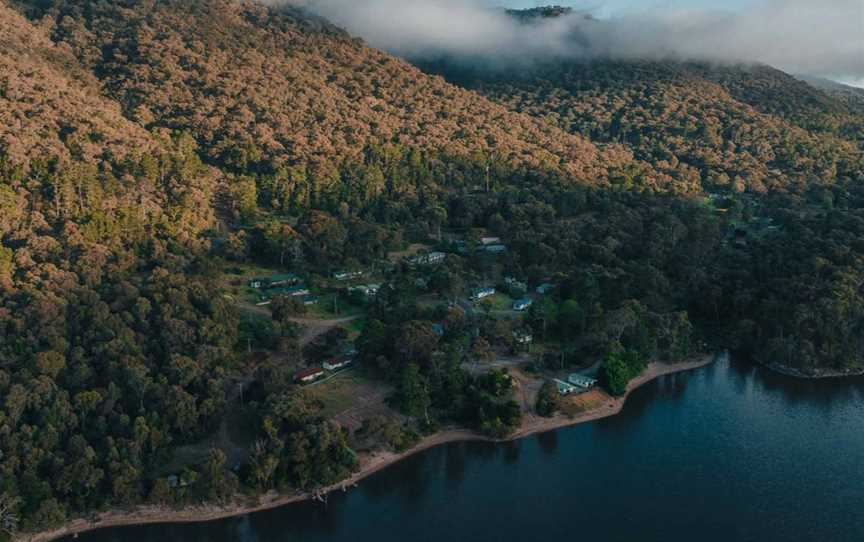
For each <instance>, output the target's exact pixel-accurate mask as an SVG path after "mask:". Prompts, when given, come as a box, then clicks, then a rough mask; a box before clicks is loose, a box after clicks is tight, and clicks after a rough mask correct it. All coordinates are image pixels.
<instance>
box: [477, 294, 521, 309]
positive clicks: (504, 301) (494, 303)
mask: <svg viewBox="0 0 864 542" xmlns="http://www.w3.org/2000/svg"><path fill="white" fill-rule="evenodd" d="M486 304H488V305H489V306H491V310H493V311H509V310H512V309H513V298H512V297H510V296H509V295H507V294H505V293H501V292H498V293H496V294H495V295H493V296H489V297H487V298H486V299H483V300H481V301H480V305H486Z"/></svg>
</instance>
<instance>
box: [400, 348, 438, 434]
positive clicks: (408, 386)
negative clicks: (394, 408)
mask: <svg viewBox="0 0 864 542" xmlns="http://www.w3.org/2000/svg"><path fill="white" fill-rule="evenodd" d="M399 404H400V406H401V408H402V411H403V412H405V414H408V415H409V416H414V417H420V416H423V418H424V419H425V421H426V423H427V424H428V423H429V421H430V420H429V406H430V405H431V401H430V398H429V383H428V382H427V380H426V377H424V376H423V375H422V374H421V373H420V366H419V365H417V364H416V363H413V362H412V363H408V364H407V365H406V366H405V368H404V369H403V370H402V378H401V380H400V383H399Z"/></svg>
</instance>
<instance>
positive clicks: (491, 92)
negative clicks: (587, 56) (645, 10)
mask: <svg viewBox="0 0 864 542" xmlns="http://www.w3.org/2000/svg"><path fill="white" fill-rule="evenodd" d="M424 68H425V69H427V70H430V71H433V72H436V73H441V74H443V75H445V76H446V77H448V78H449V79H450V80H452V81H453V82H454V83H458V84H461V85H463V86H465V87H466V88H471V89H474V90H477V91H479V92H480V93H482V94H484V95H486V96H488V97H490V98H491V99H493V100H495V101H497V102H499V103H501V104H503V105H506V106H507V107H508V108H509V109H511V110H513V111H519V112H525V113H529V114H531V115H532V116H536V117H538V118H543V119H545V120H546V121H547V122H548V123H550V124H552V125H555V126H558V127H560V128H561V129H563V130H565V131H567V132H570V133H577V134H581V135H583V136H585V137H587V138H589V139H591V140H593V141H595V142H598V143H612V142H615V143H620V144H622V145H625V146H627V147H629V148H630V149H632V150H633V152H634V154H635V155H636V157H637V158H638V159H640V160H643V161H646V162H648V163H650V164H652V166H654V167H655V168H657V169H658V170H660V171H662V172H664V173H666V174H668V175H670V176H671V177H672V178H673V179H675V182H676V183H678V184H679V185H683V186H684V187H686V186H689V187H698V186H702V187H704V188H706V189H711V190H724V189H732V190H735V191H744V190H751V191H754V192H766V191H772V192H776V193H786V192H793V193H803V192H806V190H807V189H808V186H810V185H811V184H816V185H825V184H827V185H830V184H834V183H835V182H837V181H838V180H842V179H850V178H854V177H855V176H857V174H858V173H859V172H861V171H862V169H864V168H862V164H864V162H862V157H861V153H860V151H859V149H858V141H857V138H858V137H859V136H860V133H859V128H858V126H860V123H861V122H862V117H861V116H860V115H857V114H856V113H855V112H854V111H852V110H850V109H849V108H848V107H846V106H845V105H844V104H843V103H841V102H839V101H837V100H835V99H834V98H832V97H830V96H828V95H826V94H825V93H823V92H820V91H818V90H817V89H815V88H813V87H811V86H809V85H807V84H805V83H802V82H800V81H797V80H795V79H793V78H791V77H789V76H787V75H785V74H783V73H782V72H778V71H777V70H772V69H770V68H765V67H744V66H739V67H717V66H708V65H703V64H687V63H684V64H682V63H675V62H636V61H633V62H612V61H594V62H588V63H557V62H556V63H549V64H548V65H545V66H540V67H537V68H536V69H535V70H533V71H531V70H529V71H525V72H522V73H520V74H510V73H507V72H494V71H493V72H488V71H481V70H473V69H471V68H465V67H464V66H460V65H452V64H448V63H438V64H430V65H427V66H424Z"/></svg>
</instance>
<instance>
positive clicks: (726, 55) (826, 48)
mask: <svg viewBox="0 0 864 542" xmlns="http://www.w3.org/2000/svg"><path fill="white" fill-rule="evenodd" d="M292 3H295V4H301V5H304V6H305V7H307V8H308V9H310V10H312V11H314V12H316V13H317V14H319V15H322V16H324V17H326V18H328V19H329V20H331V21H332V22H334V23H335V24H337V25H339V26H341V27H344V28H345V29H347V30H348V31H350V32H351V33H352V34H355V35H358V36H361V37H363V38H364V39H365V40H366V41H368V42H369V43H370V44H371V45H373V46H375V47H378V48H381V49H385V50H387V51H390V52H392V53H394V54H396V55H399V56H403V57H407V58H411V59H429V58H434V57H440V56H442V55H448V56H454V57H462V58H464V59H465V60H469V61H481V62H496V63H501V62H504V63H506V62H520V61H533V60H536V59H539V58H548V57H550V56H557V57H571V58H586V59H590V58H598V57H599V58H614V59H670V58H671V59H682V60H684V59H687V60H711V61H725V62H762V63H766V64H770V65H772V66H775V67H778V68H780V69H783V70H785V71H788V72H792V73H806V74H813V75H821V76H829V77H846V78H850V79H861V78H864V0H755V2H754V4H753V5H752V6H750V7H748V8H744V9H742V10H736V11H723V10H719V9H673V8H659V7H655V8H650V9H645V10H639V11H629V12H625V13H621V14H619V15H616V16H613V17H610V18H603V19H598V18H595V17H592V16H591V12H588V11H583V12H579V11H575V12H574V13H572V14H570V15H566V16H562V17H557V18H553V19H543V20H536V21H534V22H531V23H520V22H519V21H517V20H516V19H514V18H513V17H511V16H509V15H508V14H506V13H505V12H504V11H503V10H502V9H494V8H491V7H489V5H488V4H487V3H486V2H482V1H481V0H296V1H295V2H292ZM594 5H595V6H596V4H594Z"/></svg>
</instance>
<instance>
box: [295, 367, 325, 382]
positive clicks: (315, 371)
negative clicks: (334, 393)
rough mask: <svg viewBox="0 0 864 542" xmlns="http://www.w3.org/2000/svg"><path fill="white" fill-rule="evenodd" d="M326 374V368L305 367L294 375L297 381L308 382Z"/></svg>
mask: <svg viewBox="0 0 864 542" xmlns="http://www.w3.org/2000/svg"><path fill="white" fill-rule="evenodd" d="M322 376H324V369H322V368H321V367H310V368H308V369H303V370H302V371H300V372H299V373H297V374H295V375H294V381H295V382H302V383H304V384H307V383H309V382H314V381H316V380H318V379H319V378H321V377H322Z"/></svg>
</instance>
